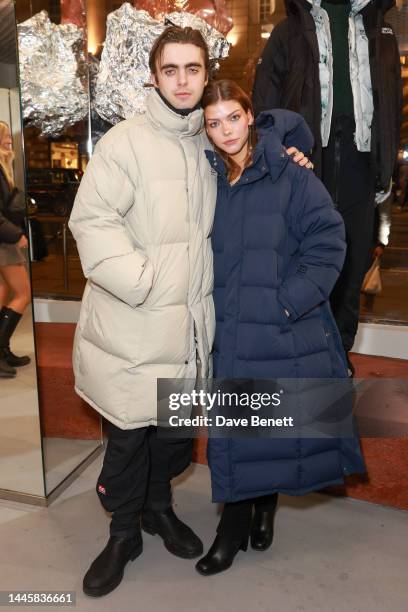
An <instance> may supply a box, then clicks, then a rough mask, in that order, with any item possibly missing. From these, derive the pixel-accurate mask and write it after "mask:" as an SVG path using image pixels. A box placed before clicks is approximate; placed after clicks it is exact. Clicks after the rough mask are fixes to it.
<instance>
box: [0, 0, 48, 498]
mask: <svg viewBox="0 0 408 612" xmlns="http://www.w3.org/2000/svg"><path fill="white" fill-rule="evenodd" d="M10 136H11V138H10ZM13 158H14V159H13ZM6 224H7V232H5V226H6ZM23 229H24V230H25V231H26V215H25V198H24V157H23V149H22V138H21V117H20V97H19V91H18V76H17V56H16V22H15V15H14V5H13V2H11V1H9V0H7V1H5V0H0V308H1V309H2V310H1V313H0V398H1V399H0V405H1V411H0V489H2V490H3V491H0V497H1V496H3V495H4V494H5V493H4V491H6V492H10V491H11V492H18V493H24V494H28V495H34V496H40V497H44V494H45V491H44V475H43V462H42V452H41V431H40V415H39V410H38V390H37V371H36V356H35V349H34V333H33V320H32V307H31V303H30V301H31V287H30V265H29V259H28V249H27V248H26V247H25V248H24V247H20V246H16V244H21V240H20V241H19V242H18V243H16V240H18V237H19V235H20V233H21V231H22V230H23ZM26 233H27V232H26ZM27 302H28V303H27ZM21 314H22V317H21V320H20V321H19V323H18V325H17V327H16V329H15V331H14V333H12V330H13V327H14V324H15V323H17V321H18V320H19V318H20V315H21ZM8 339H10V349H11V350H12V351H13V352H14V353H15V354H16V355H17V356H18V357H22V356H27V357H28V358H29V359H30V363H28V364H26V365H21V366H19V367H17V368H14V374H13V370H12V369H11V368H10V365H9V364H10V363H11V360H10V356H9V355H8V354H7V353H6V352H5V351H4V347H5V346H6V345H7V340H8ZM6 495H7V493H6Z"/></svg>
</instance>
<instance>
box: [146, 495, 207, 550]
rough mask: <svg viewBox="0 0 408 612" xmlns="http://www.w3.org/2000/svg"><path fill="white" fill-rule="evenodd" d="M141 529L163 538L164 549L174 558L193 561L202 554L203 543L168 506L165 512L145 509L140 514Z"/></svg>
mask: <svg viewBox="0 0 408 612" xmlns="http://www.w3.org/2000/svg"><path fill="white" fill-rule="evenodd" d="M142 529H143V531H146V533H149V534H150V535H156V534H157V535H159V536H160V537H161V538H163V542H164V545H165V547H166V548H167V550H168V551H169V552H171V553H172V554H173V555H176V557H181V558H182V559H194V558H195V557H199V556H200V555H201V554H202V553H203V543H202V542H201V540H200V538H199V537H198V536H197V535H196V534H195V533H194V531H193V530H192V529H191V528H190V527H189V526H188V525H186V524H185V523H183V522H182V521H180V519H179V518H178V517H177V516H176V515H175V514H174V510H173V508H172V507H171V506H170V507H169V508H167V509H166V510H160V511H158V510H153V509H151V508H145V509H144V510H143V513H142Z"/></svg>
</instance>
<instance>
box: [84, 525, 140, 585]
mask: <svg viewBox="0 0 408 612" xmlns="http://www.w3.org/2000/svg"><path fill="white" fill-rule="evenodd" d="M142 551H143V542H142V537H141V535H140V534H138V535H137V536H135V537H133V538H119V537H117V536H111V537H110V538H109V541H108V543H107V545H106V546H105V548H104V549H103V551H102V552H101V554H100V555H99V556H98V557H96V559H95V561H93V563H92V564H91V567H90V568H89V570H88V571H87V572H86V574H85V577H84V581H83V590H84V593H85V594H86V595H90V597H102V595H107V594H108V593H110V592H111V591H113V590H114V589H116V587H117V586H119V584H120V583H121V582H122V578H123V572H124V569H125V566H126V564H127V563H128V561H133V560H134V559H136V557H138V556H139V555H140V554H141V553H142Z"/></svg>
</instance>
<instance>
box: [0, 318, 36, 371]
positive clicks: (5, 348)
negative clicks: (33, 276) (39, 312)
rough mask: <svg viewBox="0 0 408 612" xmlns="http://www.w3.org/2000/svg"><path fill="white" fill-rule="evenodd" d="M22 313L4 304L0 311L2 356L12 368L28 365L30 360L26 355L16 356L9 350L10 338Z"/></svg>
mask: <svg viewBox="0 0 408 612" xmlns="http://www.w3.org/2000/svg"><path fill="white" fill-rule="evenodd" d="M21 317H22V315H21V314H20V313H19V312H16V311H15V310H13V309H12V308H7V307H6V306H4V307H3V308H2V309H1V312H0V347H1V349H2V354H3V358H4V359H5V360H6V361H7V363H8V365H9V366H11V367H13V368H19V367H20V366H25V365H28V364H29V363H30V361H31V359H30V357H29V356H28V355H23V356H21V357H18V356H17V355H14V353H12V352H11V350H10V338H11V336H12V335H13V333H14V331H15V329H16V327H17V325H18V323H19V321H20V319H21Z"/></svg>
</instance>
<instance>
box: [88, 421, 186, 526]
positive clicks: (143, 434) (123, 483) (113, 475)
mask: <svg viewBox="0 0 408 612" xmlns="http://www.w3.org/2000/svg"><path fill="white" fill-rule="evenodd" d="M158 433H159V431H158V428H157V427H142V428H140V429H127V430H122V429H119V427H116V426H115V425H113V424H112V423H111V424H110V430H109V436H108V444H107V448H106V453H105V458H104V462H103V467H102V471H101V473H100V475H99V478H98V481H97V484H96V491H97V494H98V497H99V499H100V501H101V503H102V506H103V507H104V508H105V510H107V511H108V512H112V513H113V514H112V521H111V525H110V533H111V535H115V536H119V537H132V536H134V535H135V534H136V533H137V531H138V520H139V516H140V512H141V510H142V509H143V508H145V507H146V508H147V507H148V508H152V509H154V510H165V509H166V508H168V507H169V506H170V505H171V487H170V481H171V479H172V478H174V477H175V476H178V474H181V472H183V471H184V470H185V469H186V468H187V467H188V466H189V465H190V463H191V460H192V449H193V441H192V440H191V439H184V438H183V439H181V438H178V439H169V438H165V437H160V434H159V435H158Z"/></svg>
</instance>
